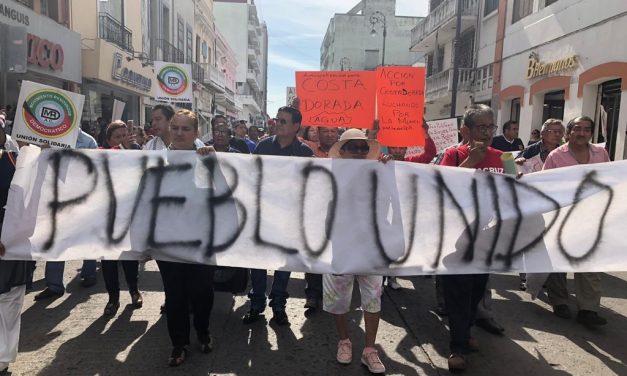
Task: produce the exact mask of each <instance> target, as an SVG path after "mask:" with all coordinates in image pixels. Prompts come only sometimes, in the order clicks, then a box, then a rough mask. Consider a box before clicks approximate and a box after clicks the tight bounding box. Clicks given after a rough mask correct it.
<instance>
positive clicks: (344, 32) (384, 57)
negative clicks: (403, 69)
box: [320, 0, 422, 71]
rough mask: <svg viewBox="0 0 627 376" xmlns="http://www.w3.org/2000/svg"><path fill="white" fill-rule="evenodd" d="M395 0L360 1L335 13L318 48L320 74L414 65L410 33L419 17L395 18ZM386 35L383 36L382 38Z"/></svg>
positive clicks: (415, 54)
mask: <svg viewBox="0 0 627 376" xmlns="http://www.w3.org/2000/svg"><path fill="white" fill-rule="evenodd" d="M395 12H396V0H362V1H360V2H359V3H358V4H357V5H355V6H354V7H353V9H351V10H350V11H348V12H347V13H343V14H340V13H336V14H335V15H334V16H333V18H331V21H330V22H329V26H328V27H327V32H326V34H325V36H324V40H323V42H322V46H321V47H320V70H334V71H341V70H372V69H375V68H376V67H377V66H379V65H414V64H415V63H416V62H417V61H418V60H419V59H420V58H421V56H422V54H421V53H419V52H412V51H409V50H408V48H407V46H409V43H410V39H411V30H412V29H413V28H414V27H415V26H416V24H418V22H420V21H421V20H422V17H404V16H397V15H396V14H395ZM384 35H385V36H384Z"/></svg>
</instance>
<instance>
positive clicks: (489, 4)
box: [483, 0, 499, 16]
mask: <svg viewBox="0 0 627 376" xmlns="http://www.w3.org/2000/svg"><path fill="white" fill-rule="evenodd" d="M498 7H499V0H485V4H484V5H483V15H484V16H487V15H488V14H490V13H492V12H494V11H495V10H497V9H498Z"/></svg>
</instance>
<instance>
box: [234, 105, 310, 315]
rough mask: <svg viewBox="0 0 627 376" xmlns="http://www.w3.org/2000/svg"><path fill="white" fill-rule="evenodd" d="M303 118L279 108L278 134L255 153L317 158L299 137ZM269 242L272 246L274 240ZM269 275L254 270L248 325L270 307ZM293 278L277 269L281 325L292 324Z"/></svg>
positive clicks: (276, 307)
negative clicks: (289, 308)
mask: <svg viewBox="0 0 627 376" xmlns="http://www.w3.org/2000/svg"><path fill="white" fill-rule="evenodd" d="M302 119H303V117H302V115H301V113H300V111H299V110H297V109H295V108H292V107H281V108H279V111H278V113H277V119H276V122H277V124H276V135H274V136H272V137H268V138H266V139H265V140H263V141H261V142H260V143H259V145H257V147H256V148H255V151H254V153H253V154H261V155H281V156H287V157H289V156H291V157H313V152H312V151H311V149H310V148H309V147H308V146H307V145H305V144H303V143H302V142H300V141H298V138H297V137H296V134H297V133H298V130H299V129H300V123H301V121H302ZM268 244H269V245H272V244H271V243H268ZM267 274H268V273H267V272H266V270H261V269H251V270H250V280H251V282H252V285H253V286H252V289H251V291H250V293H249V294H248V297H249V298H250V311H249V312H248V313H247V314H246V315H245V316H244V318H243V322H244V324H250V323H253V322H255V321H257V320H259V318H260V316H261V313H262V312H263V311H264V309H265V308H266V283H267V278H268V276H267ZM289 280H290V272H286V271H280V270H277V271H275V272H274V281H273V283H272V291H271V292H270V296H269V298H270V306H271V307H272V312H273V320H274V322H275V323H276V324H277V325H287V324H289V320H288V318H287V314H286V313H285V304H286V303H287V298H288V297H289V295H288V293H287V284H288V282H289Z"/></svg>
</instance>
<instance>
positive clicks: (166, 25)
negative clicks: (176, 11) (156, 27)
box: [161, 6, 170, 42]
mask: <svg viewBox="0 0 627 376" xmlns="http://www.w3.org/2000/svg"><path fill="white" fill-rule="evenodd" d="M161 35H162V38H163V39H165V40H167V41H168V42H169V41H170V8H168V7H166V6H164V7H163V25H162V28H161Z"/></svg>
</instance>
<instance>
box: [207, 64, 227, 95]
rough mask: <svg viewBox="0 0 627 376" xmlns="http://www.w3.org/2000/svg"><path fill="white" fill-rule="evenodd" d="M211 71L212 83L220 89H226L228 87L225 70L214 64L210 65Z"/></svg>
mask: <svg viewBox="0 0 627 376" xmlns="http://www.w3.org/2000/svg"><path fill="white" fill-rule="evenodd" d="M209 72H210V77H211V85H213V86H214V87H216V88H218V89H222V90H224V89H225V87H226V77H225V75H224V72H222V71H221V70H219V69H218V68H217V67H215V66H213V65H210V66H209Z"/></svg>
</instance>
